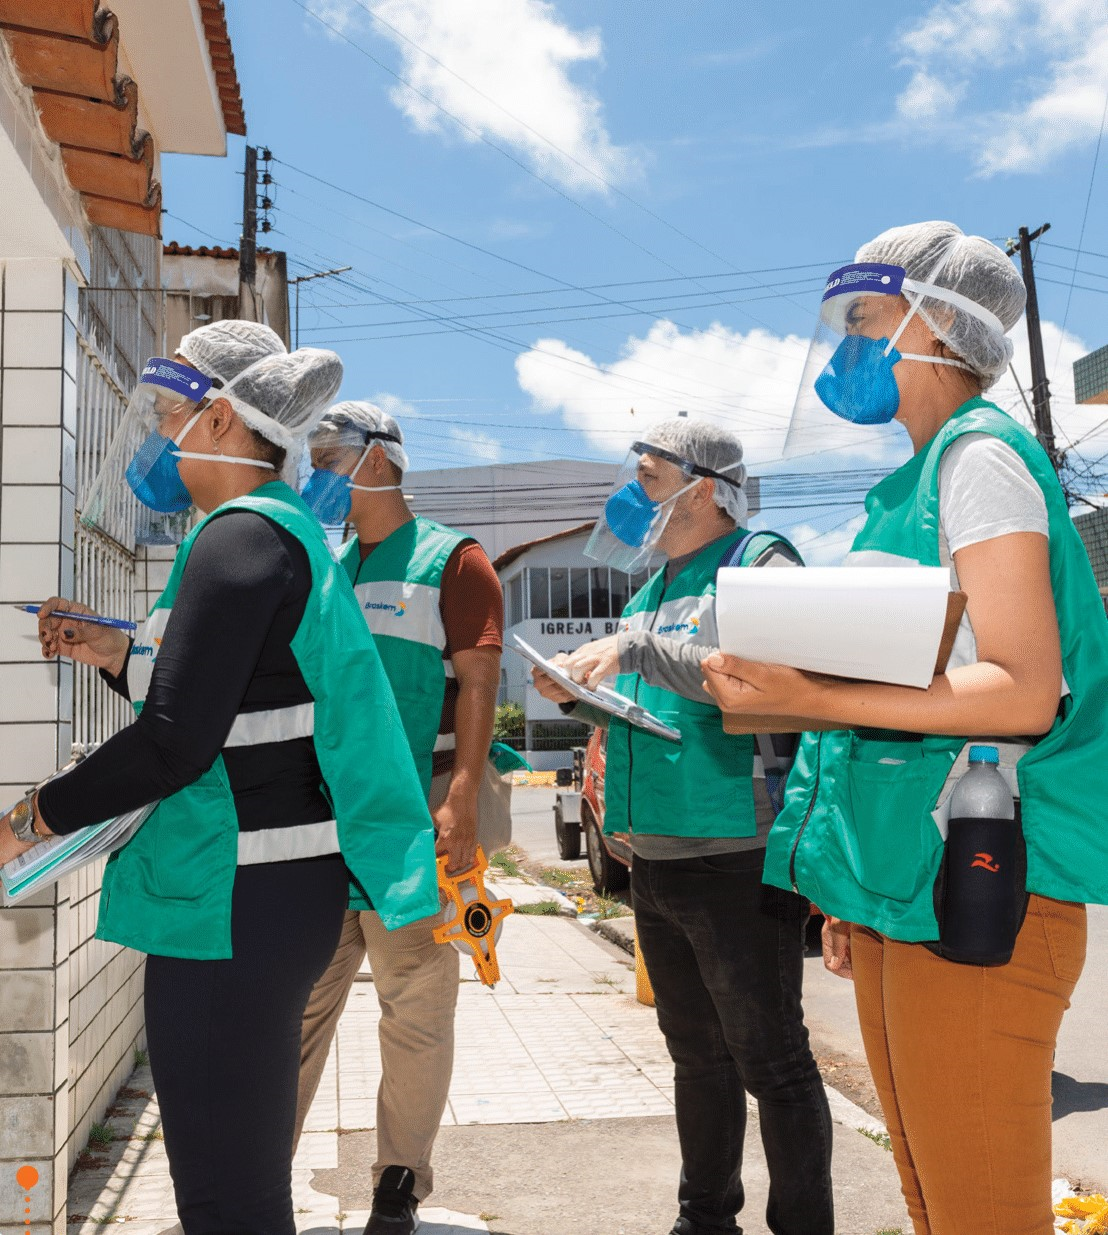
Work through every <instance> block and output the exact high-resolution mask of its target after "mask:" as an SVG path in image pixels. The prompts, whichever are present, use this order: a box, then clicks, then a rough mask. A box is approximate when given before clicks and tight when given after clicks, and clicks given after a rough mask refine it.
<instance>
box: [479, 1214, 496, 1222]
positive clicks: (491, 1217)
mask: <svg viewBox="0 0 1108 1235" xmlns="http://www.w3.org/2000/svg"><path fill="white" fill-rule="evenodd" d="M477 1217H478V1218H480V1219H481V1221H482V1222H495V1221H496V1220H497V1219H498V1218H499V1217H500V1215H499V1214H478V1215H477Z"/></svg>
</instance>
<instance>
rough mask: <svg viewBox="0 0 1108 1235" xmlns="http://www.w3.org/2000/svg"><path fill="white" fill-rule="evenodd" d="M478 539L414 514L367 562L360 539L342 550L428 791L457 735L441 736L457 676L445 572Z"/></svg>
mask: <svg viewBox="0 0 1108 1235" xmlns="http://www.w3.org/2000/svg"><path fill="white" fill-rule="evenodd" d="M472 539H473V538H472V537H471V536H463V535H462V533H461V532H456V531H454V529H453V528H448V527H441V526H440V525H439V524H437V523H432V522H431V520H430V519H424V518H421V517H420V516H416V518H414V519H412V520H411V521H410V522H408V523H405V524H402V525H401V526H400V527H398V528H397V529H396V531H395V532H393V533H392V535H390V536H388V537H387V538H386V539H385V540H383V541H382V542H381V543H380V544H379V545H378V546H377V547H376V548H375V549H374V550H373V552H372V553H371V554H370V555H369V557H367V558H366V560H365V561H364V562H363V561H362V560H361V551H360V549H359V545H358V541H357V539H356V538H355V539H353V540H350V541H348V542H347V543H346V544H345V545H343V547H342V549H341V550H340V552H339V561H340V562H341V563H342V565H343V566H344V567H345V568H346V573H347V574H348V575H349V577H350V582H351V583H352V584H353V585H354V594H355V595H356V596H357V598H358V603H359V604H360V605H361V608H362V613H363V615H364V617H365V620H366V624H367V625H368V627H369V629H370V630H371V631H372V632H373V639H374V642H375V643H376V644H377V650H378V652H380V654H381V661H382V663H383V664H384V666H385V673H386V674H387V675H388V679H389V682H390V683H391V684H392V689H393V693H394V694H395V695H396V702H397V705H398V707H399V708H400V717H401V720H402V721H403V722H404V731H405V733H407V735H408V744H409V745H410V746H411V750H412V755H413V756H414V758H415V761H416V768H417V770H418V771H419V776H420V780H421V781H422V783H423V789H424V792H425V793H428V792H430V789H431V765H432V761H433V757H434V755H435V752H436V751H442V750H453V749H454V747H455V738H454V735H453V734H452V733H450V734H441V735H440V733H439V722H440V721H441V719H442V705H443V698H444V696H445V694H446V681H447V678H450V677H453V676H454V666H453V665H452V664H451V663H450V660H449V658H444V655H443V654H444V652H445V651H446V628H445V627H444V626H443V623H442V611H441V608H440V598H441V596H442V590H441V589H442V572H443V571H444V570H445V569H446V563H447V561H448V560H449V558H450V555H451V554H452V553H453V552H454V550H455V549H457V547H458V546H459V545H461V544H464V543H466V542H467V541H471V540H472Z"/></svg>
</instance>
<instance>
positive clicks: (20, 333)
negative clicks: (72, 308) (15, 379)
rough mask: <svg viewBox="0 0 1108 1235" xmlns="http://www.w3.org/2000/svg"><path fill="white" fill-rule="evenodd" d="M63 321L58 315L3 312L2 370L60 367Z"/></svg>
mask: <svg viewBox="0 0 1108 1235" xmlns="http://www.w3.org/2000/svg"><path fill="white" fill-rule="evenodd" d="M63 320H64V319H63V317H62V314H61V313H60V312H59V313H5V314H4V368H5V369H54V368H61V366H62V360H63V338H62V322H63Z"/></svg>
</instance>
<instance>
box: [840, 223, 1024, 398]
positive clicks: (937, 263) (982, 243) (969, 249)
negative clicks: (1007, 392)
mask: <svg viewBox="0 0 1108 1235" xmlns="http://www.w3.org/2000/svg"><path fill="white" fill-rule="evenodd" d="M855 261H859V262H885V263H887V264H888V265H891V266H902V267H903V268H904V271H905V273H906V274H907V275H908V277H909V278H910V279H919V280H920V281H922V282H926V283H933V284H935V286H936V287H944V288H947V289H948V290H949V291H953V292H957V293H958V294H959V295H961V296H965V297H966V299H968V300H972V301H973V302H974V304H977V305H980V306H981V307H982V308H984V309H988V311H989V312H990V313H992V314H993V315H994V316H995V317H997V318H999V320H1000V323H1001V325H1002V326H1003V328H1004V331H1005V332H1007V331H1009V330H1011V329H1012V327H1013V326H1014V325H1015V324H1016V323H1017V322H1018V321H1019V319H1020V316H1021V315H1022V313H1023V306H1024V302H1025V301H1026V299H1027V292H1026V289H1025V288H1024V285H1023V279H1022V278H1021V277H1020V275H1019V273H1018V272H1017V270H1016V268H1015V266H1014V265H1013V264H1012V262H1011V260H1010V259H1009V258H1008V257H1007V256H1006V255H1005V253H1004V252H1003V251H1002V250H1001V249H999V248H997V246H996V245H995V244H993V243H992V242H991V241H989V240H986V239H985V238H984V237H983V236H967V235H966V234H965V233H964V232H963V231H962V229H961V228H960V227H957V226H956V225H955V224H953V223H944V222H941V221H933V222H929V223H910V224H908V225H907V226H906V227H892V228H890V229H889V230H888V231H887V232H882V233H881V235H880V236H877V237H875V238H874V239H873V240H871V241H870V242H869V243H868V244H864V245H862V247H861V248H860V249H859V250H858V254H857V256H856V258H855ZM907 295H908V299H909V300H910V301H912V302H913V303H914V301H915V299H916V297H915V295H914V294H913V293H910V292H909V293H907ZM919 314H920V316H921V317H922V318H923V319H924V321H925V322H926V323H927V325H928V326H929V327H930V328H931V332H932V333H933V334H934V335H935V337H936V338H937V339H939V340H940V341H941V342H943V343H945V344H946V345H947V346H948V347H949V348H950V349H951V351H953V352H955V353H956V354H957V355H958V356H959V357H961V359H962V360H964V361H965V362H966V364H968V365H969V366H970V368H972V369H973V371H974V373H976V374H977V375H978V377H980V378H981V384H982V387H983V388H984V389H985V390H987V389H988V388H989V387H990V386H992V385H993V384H994V383H995V382H996V381H997V379H998V378H999V377H1000V376H1001V374H1003V372H1004V370H1005V369H1007V367H1008V362H1009V361H1010V360H1011V358H1012V341H1011V339H1009V338H1008V337H1007V334H1006V333H1000V332H998V331H997V329H996V327H995V326H992V325H990V324H989V323H987V322H985V321H983V320H982V319H981V318H979V317H975V316H974V315H973V314H972V313H969V312H967V311H966V310H965V309H962V308H959V307H958V306H957V305H954V304H949V303H948V302H947V301H945V300H939V299H936V298H935V297H933V296H926V295H925V296H922V297H921V298H920V307H919Z"/></svg>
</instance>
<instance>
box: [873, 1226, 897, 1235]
mask: <svg viewBox="0 0 1108 1235" xmlns="http://www.w3.org/2000/svg"><path fill="white" fill-rule="evenodd" d="M877 1235H904V1228H903V1227H900V1226H883V1227H882V1228H881V1229H880V1230H879V1231H878V1232H877Z"/></svg>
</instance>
